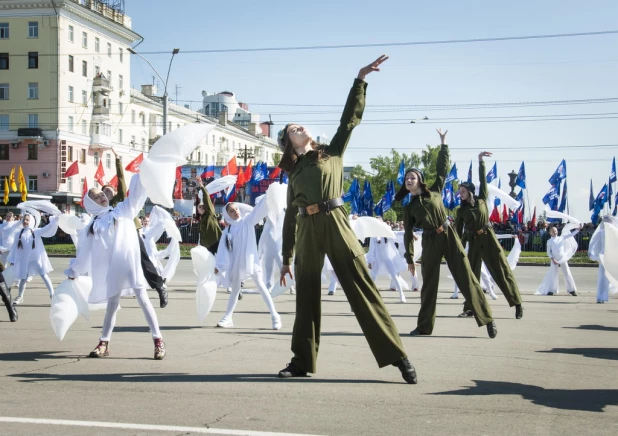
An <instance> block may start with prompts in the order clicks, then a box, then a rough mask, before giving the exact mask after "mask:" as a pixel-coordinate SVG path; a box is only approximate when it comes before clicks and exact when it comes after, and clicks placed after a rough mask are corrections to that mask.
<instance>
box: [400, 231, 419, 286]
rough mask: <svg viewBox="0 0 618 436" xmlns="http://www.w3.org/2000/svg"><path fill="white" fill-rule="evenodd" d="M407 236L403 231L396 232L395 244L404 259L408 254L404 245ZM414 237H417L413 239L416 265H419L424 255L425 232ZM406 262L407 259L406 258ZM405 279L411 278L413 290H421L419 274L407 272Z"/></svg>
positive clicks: (416, 233)
mask: <svg viewBox="0 0 618 436" xmlns="http://www.w3.org/2000/svg"><path fill="white" fill-rule="evenodd" d="M404 235H405V232H404V231H402V230H398V231H396V232H395V242H397V248H398V250H399V254H400V255H401V256H402V257H403V255H404V254H406V247H405V244H404V243H403V237H404ZM414 236H416V239H413V241H414V242H413V244H414V258H413V260H414V263H417V262H418V260H419V259H420V258H421V255H422V254H423V243H422V242H423V232H422V231H420V232H414ZM404 260H405V258H404ZM403 276H404V277H410V287H411V288H412V289H413V290H419V289H420V288H421V285H420V282H419V280H418V273H416V272H415V273H414V274H412V273H411V272H409V271H408V272H407V273H405V272H404V273H403Z"/></svg>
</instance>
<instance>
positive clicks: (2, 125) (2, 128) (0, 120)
mask: <svg viewBox="0 0 618 436" xmlns="http://www.w3.org/2000/svg"><path fill="white" fill-rule="evenodd" d="M8 131H9V116H8V115H0V132H8Z"/></svg>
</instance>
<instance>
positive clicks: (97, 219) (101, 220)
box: [83, 194, 114, 248]
mask: <svg viewBox="0 0 618 436" xmlns="http://www.w3.org/2000/svg"><path fill="white" fill-rule="evenodd" d="M83 204H84V208H85V209H86V212H88V213H89V214H91V215H93V216H94V218H93V219H92V220H91V223H92V224H91V225H92V227H93V228H92V230H93V233H94V237H95V239H99V237H100V234H101V231H103V230H107V232H108V233H110V234H111V232H112V231H113V229H114V226H113V224H114V223H113V221H114V217H113V216H112V214H111V213H109V212H111V211H112V210H113V207H111V206H109V205H108V206H101V205H100V204H99V203H97V202H96V201H94V200H93V199H92V198H90V195H89V194H86V195H84V199H83ZM101 241H102V243H103V246H104V247H106V248H107V244H106V243H105V240H104V239H101Z"/></svg>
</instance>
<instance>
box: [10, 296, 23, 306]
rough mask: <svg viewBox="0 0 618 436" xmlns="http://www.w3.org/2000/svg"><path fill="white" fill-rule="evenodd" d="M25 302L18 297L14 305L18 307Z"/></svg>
mask: <svg viewBox="0 0 618 436" xmlns="http://www.w3.org/2000/svg"><path fill="white" fill-rule="evenodd" d="M23 301H24V299H23V298H22V297H20V296H18V297H17V298H16V299H14V300H13V305H15V306H17V305H18V304H21V303H22V302H23Z"/></svg>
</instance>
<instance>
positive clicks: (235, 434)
mask: <svg viewBox="0 0 618 436" xmlns="http://www.w3.org/2000/svg"><path fill="white" fill-rule="evenodd" d="M0 422H8V423H15V424H40V425H62V426H68V427H91V428H92V427H99V428H120V429H125V430H151V431H173V432H187V433H202V434H217V435H231V436H318V435H308V434H300V433H277V432H269V431H252V430H231V429H225V428H204V427H182V426H176V425H151V424H130V423H122V422H98V421H71V420H66V419H37V418H16V417H10V416H0Z"/></svg>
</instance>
